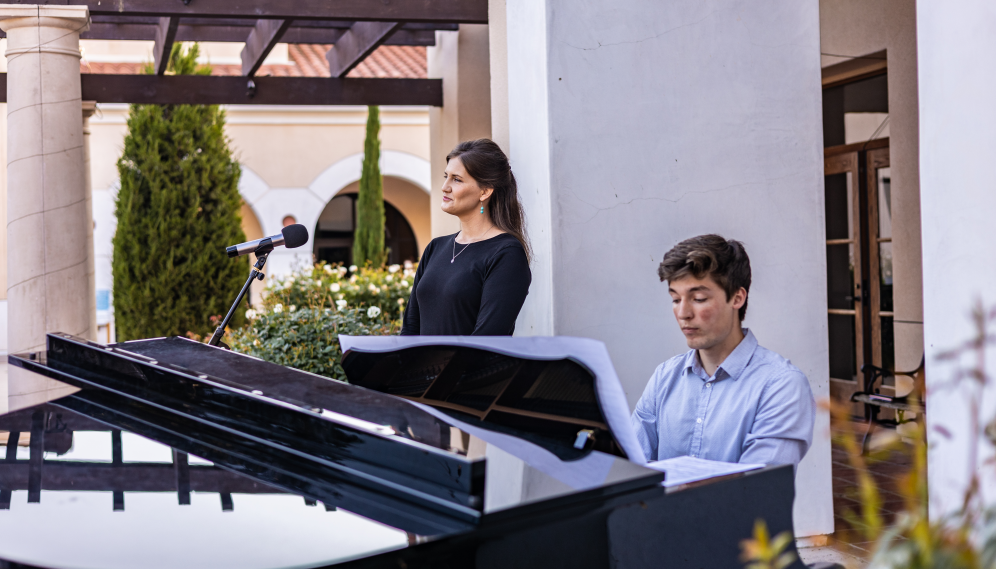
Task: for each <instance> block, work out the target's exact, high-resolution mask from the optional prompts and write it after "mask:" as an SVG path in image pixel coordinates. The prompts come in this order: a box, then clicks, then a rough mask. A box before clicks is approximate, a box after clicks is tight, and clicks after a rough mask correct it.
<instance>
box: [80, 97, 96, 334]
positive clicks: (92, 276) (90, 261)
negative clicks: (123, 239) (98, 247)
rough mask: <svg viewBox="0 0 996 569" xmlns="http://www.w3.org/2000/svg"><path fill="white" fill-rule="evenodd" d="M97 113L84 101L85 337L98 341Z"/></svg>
mask: <svg viewBox="0 0 996 569" xmlns="http://www.w3.org/2000/svg"><path fill="white" fill-rule="evenodd" d="M96 111H97V102H96V101H83V191H84V194H85V196H86V219H87V224H86V267H85V268H86V277H87V278H86V285H87V286H86V300H87V303H88V304H87V308H86V311H87V316H88V317H89V319H90V323H89V332H88V333H87V334H84V335H83V336H84V337H85V338H87V339H90V340H94V341H96V340H97V285H96V271H95V269H94V258H95V257H94V256H95V253H94V249H93V223H94V220H93V177H92V176H91V174H90V117H92V116H93V113H95V112H96Z"/></svg>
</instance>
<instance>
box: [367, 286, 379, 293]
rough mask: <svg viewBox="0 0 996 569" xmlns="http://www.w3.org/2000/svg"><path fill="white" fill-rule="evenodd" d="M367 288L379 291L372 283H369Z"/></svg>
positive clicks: (371, 290)
mask: <svg viewBox="0 0 996 569" xmlns="http://www.w3.org/2000/svg"><path fill="white" fill-rule="evenodd" d="M367 289H369V290H370V292H377V287H375V286H374V285H372V284H369V285H367Z"/></svg>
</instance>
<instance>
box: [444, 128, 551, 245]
mask: <svg viewBox="0 0 996 569" xmlns="http://www.w3.org/2000/svg"><path fill="white" fill-rule="evenodd" d="M454 158H459V159H460V161H461V162H462V163H463V167H464V169H466V170H467V174H470V177H471V178H473V179H475V180H477V185H478V186H480V187H482V188H492V189H494V191H493V192H492V193H491V198H490V199H489V200H488V203H487V209H488V213H489V214H491V221H492V222H493V223H494V224H495V227H497V228H498V229H501V230H502V231H504V232H505V233H508V234H509V235H512V236H513V237H515V238H516V239H518V240H519V243H521V244H522V248H523V249H524V250H525V251H526V261H527V262H528V261H530V260H532V249H530V247H529V238H528V237H527V236H526V222H525V218H524V217H523V215H522V203H521V202H519V189H518V186H517V185H516V183H515V175H513V174H512V167H511V166H509V164H508V157H507V156H505V153H504V152H502V150H501V148H500V147H499V146H498V145H497V144H495V143H494V142H493V141H491V140H489V139H487V138H479V139H477V140H468V141H466V142H461V143H460V144H457V145H456V147H455V148H453V150H451V151H450V153H449V154H448V155H447V156H446V162H447V163H448V162H449V161H450V160H452V159H454Z"/></svg>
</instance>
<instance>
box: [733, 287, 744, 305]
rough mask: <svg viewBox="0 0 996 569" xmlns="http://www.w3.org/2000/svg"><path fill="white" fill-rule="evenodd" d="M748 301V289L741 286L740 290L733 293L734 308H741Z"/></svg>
mask: <svg viewBox="0 0 996 569" xmlns="http://www.w3.org/2000/svg"><path fill="white" fill-rule="evenodd" d="M746 303H747V289H745V288H744V287H740V290H738V291H737V292H735V293H733V308H735V309H737V310H740V308H741V307H742V306H743V305H744V304H746Z"/></svg>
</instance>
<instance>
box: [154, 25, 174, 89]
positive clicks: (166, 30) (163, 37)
mask: <svg viewBox="0 0 996 569" xmlns="http://www.w3.org/2000/svg"><path fill="white" fill-rule="evenodd" d="M179 25H180V18H166V17H163V18H159V24H158V26H156V40H155V41H156V45H155V47H153V49H152V56H153V62H154V63H153V65H154V66H155V70H156V75H165V73H166V68H167V67H169V56H170V53H172V51H173V42H174V41H175V40H176V28H177V26H179Z"/></svg>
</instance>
